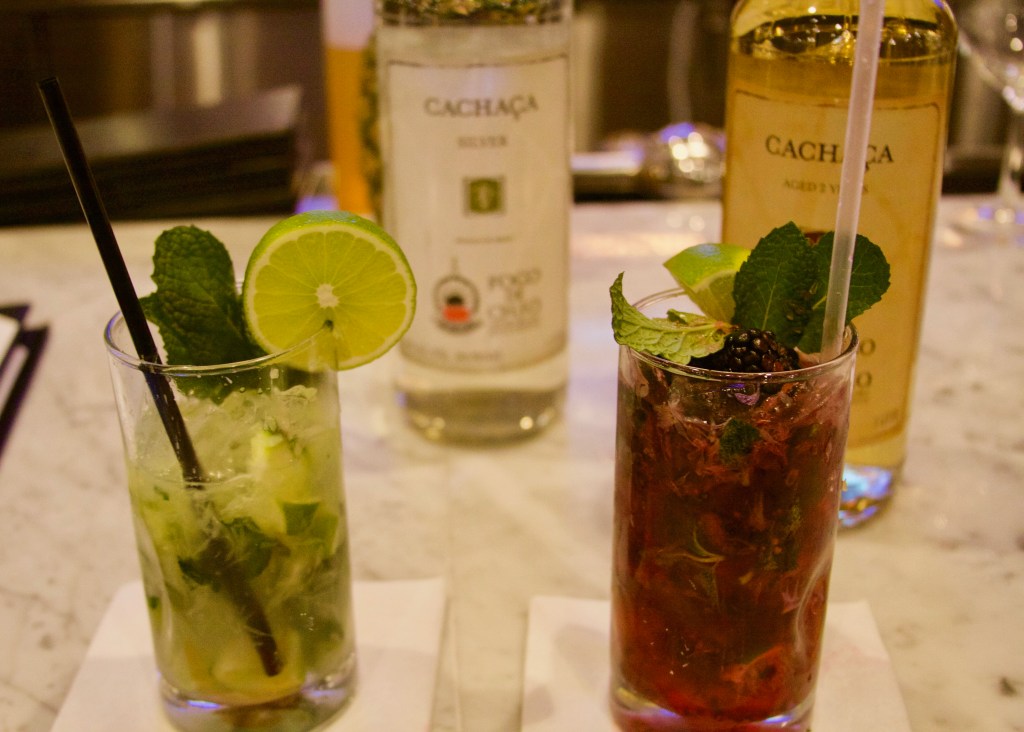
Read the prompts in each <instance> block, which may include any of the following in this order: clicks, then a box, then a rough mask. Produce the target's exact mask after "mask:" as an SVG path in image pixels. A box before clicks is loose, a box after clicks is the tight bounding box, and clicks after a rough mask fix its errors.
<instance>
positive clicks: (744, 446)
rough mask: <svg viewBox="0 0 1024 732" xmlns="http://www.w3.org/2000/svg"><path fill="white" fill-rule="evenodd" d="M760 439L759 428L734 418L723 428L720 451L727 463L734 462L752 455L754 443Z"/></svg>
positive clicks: (719, 441)
mask: <svg viewBox="0 0 1024 732" xmlns="http://www.w3.org/2000/svg"><path fill="white" fill-rule="evenodd" d="M760 439H761V433H760V432H759V431H758V429H757V427H755V426H754V425H752V424H750V423H749V422H744V421H743V420H742V419H736V418H735V417H734V418H732V419H730V420H729V421H728V422H726V423H725V427H723V428H722V436H721V437H720V438H719V440H718V449H719V450H720V451H721V453H722V458H723V459H724V460H725V461H726V462H733V461H735V460H738V459H740V458H743V457H746V456H747V455H748V454H750V451H751V450H752V449H753V448H754V443H755V442H757V441H758V440H760Z"/></svg>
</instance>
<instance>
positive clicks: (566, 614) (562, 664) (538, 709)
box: [522, 597, 910, 732]
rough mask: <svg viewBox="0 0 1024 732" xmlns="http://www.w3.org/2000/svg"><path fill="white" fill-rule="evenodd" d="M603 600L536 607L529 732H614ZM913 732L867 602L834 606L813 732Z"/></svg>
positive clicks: (536, 602) (556, 600)
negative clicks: (569, 731) (880, 731)
mask: <svg viewBox="0 0 1024 732" xmlns="http://www.w3.org/2000/svg"><path fill="white" fill-rule="evenodd" d="M609 622H610V608H609V604H608V602H607V601H605V600H585V599H573V598H566V597H535V598H533V600H532V602H531V603H530V623H529V633H528V636H527V640H526V671H525V679H524V684H523V723H522V729H523V732H564V731H565V730H569V729H585V730H587V731H588V732H615V731H616V729H617V728H616V727H615V724H614V723H613V722H612V720H611V714H610V712H609V711H608V701H607V695H608V678H609V658H608V653H609V651H608V627H609ZM864 730H885V731H886V732H910V722H909V721H908V719H907V711H906V707H905V706H904V704H903V698H902V696H901V695H900V692H899V686H898V685H897V683H896V676H895V674H894V673H893V670H892V666H891V664H890V662H889V655H888V653H887V652H886V650H885V646H884V645H883V644H882V639H881V637H880V636H879V634H878V628H877V627H876V626H875V620H874V617H873V616H872V615H871V608H870V607H868V604H867V603H866V602H852V603H831V604H830V605H829V608H828V614H827V615H826V621H825V640H824V643H823V646H822V658H821V671H820V674H819V677H818V689H817V697H816V701H815V704H814V732H864Z"/></svg>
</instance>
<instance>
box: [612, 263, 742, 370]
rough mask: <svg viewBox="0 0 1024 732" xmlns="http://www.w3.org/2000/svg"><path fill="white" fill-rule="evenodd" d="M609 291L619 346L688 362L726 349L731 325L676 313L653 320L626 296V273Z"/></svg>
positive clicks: (614, 329)
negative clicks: (624, 279)
mask: <svg viewBox="0 0 1024 732" xmlns="http://www.w3.org/2000/svg"><path fill="white" fill-rule="evenodd" d="M609 292H610V293H611V297H612V331H613V332H614V334H615V340H616V342H617V343H619V344H620V345H623V346H629V347H630V348H633V349H635V350H637V351H643V352H645V353H649V354H651V355H652V356H660V357H661V358H667V359H668V360H670V361H675V362H676V363H686V362H688V361H689V360H690V359H691V358H700V357H701V356H706V355H708V354H709V353H714V352H715V351H718V350H720V349H721V348H722V344H723V343H724V342H725V334H726V333H728V332H729V330H730V328H729V324H728V323H723V322H722V321H720V320H715V319H713V318H709V317H707V316H705V315H694V314H692V313H683V312H679V311H676V310H671V311H669V312H668V314H667V317H665V318H649V317H647V316H646V315H644V314H643V313H641V312H640V311H639V310H637V309H636V308H635V307H633V305H631V304H630V303H629V302H628V301H627V300H626V298H625V296H624V295H623V294H622V273H620V274H619V276H618V277H616V278H615V282H614V283H612V286H611V288H609Z"/></svg>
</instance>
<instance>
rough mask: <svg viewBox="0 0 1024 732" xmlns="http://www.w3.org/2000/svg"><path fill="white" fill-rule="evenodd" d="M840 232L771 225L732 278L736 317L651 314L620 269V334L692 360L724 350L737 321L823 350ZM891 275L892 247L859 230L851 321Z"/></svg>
mask: <svg viewBox="0 0 1024 732" xmlns="http://www.w3.org/2000/svg"><path fill="white" fill-rule="evenodd" d="M834 239H835V237H834V235H833V233H832V232H829V233H827V234H824V235H823V236H822V237H821V238H820V239H819V240H818V241H817V242H812V241H811V240H810V239H808V238H807V236H806V235H804V233H803V232H802V231H801V230H800V228H799V227H798V226H797V225H796V224H794V223H792V222H790V223H787V224H785V225H783V226H780V227H778V228H776V229H774V230H772V231H771V232H769V233H768V234H767V235H766V236H765V237H764V238H762V239H761V240H760V241H759V242H758V243H757V246H755V247H754V249H753V250H751V252H750V255H749V256H748V257H747V258H746V259H745V260H744V261H743V263H742V264H741V265H740V267H739V269H738V270H737V271H736V274H735V277H734V278H733V286H732V299H733V302H734V303H735V309H734V311H733V315H732V318H731V323H722V322H720V321H717V320H715V319H713V318H708V317H707V316H704V315H693V314H687V313H678V312H674V311H673V312H670V314H669V317H668V318H648V317H647V316H646V315H644V314H643V313H641V312H640V311H639V310H637V309H636V308H634V307H632V306H631V305H629V303H628V302H626V300H625V299H624V298H623V296H622V275H621V274H620V275H619V276H618V278H617V279H616V280H615V284H613V285H612V287H611V294H612V328H613V330H614V332H615V340H616V341H618V342H619V343H620V344H622V345H626V346H630V347H632V348H635V349H636V350H640V351H645V352H647V353H650V354H652V355H655V356H661V357H662V358H667V359H670V360H672V361H675V362H677V363H680V364H685V363H688V362H689V361H690V359H691V358H700V357H702V356H706V355H708V354H711V353H714V352H716V351H718V350H720V349H721V348H722V347H723V345H724V343H725V336H726V335H727V334H728V333H729V332H730V331H731V330H733V327H734V326H735V327H739V328H757V329H758V330H763V331H772V332H773V333H774V334H775V337H776V340H778V341H779V342H780V343H781V344H782V345H784V346H786V347H788V348H799V349H800V350H801V351H803V352H804V353H817V352H819V351H820V350H821V334H822V329H823V326H824V321H825V301H826V296H827V294H828V280H829V273H830V270H831V267H832V249H833V245H834ZM697 246H705V245H697ZM712 246H713V245H712ZM668 261H669V262H671V261H672V259H670V260H668ZM670 271H671V268H670ZM889 278H890V268H889V263H888V261H886V258H885V253H884V252H883V251H882V249H881V248H880V247H879V246H878V245H877V244H875V243H873V242H872V241H871V240H869V239H868V238H867V237H864V236H859V235H858V236H857V238H856V242H855V249H854V254H853V266H852V269H851V273H850V289H849V299H848V301H847V307H846V321H845V322H846V324H847V325H849V324H850V322H851V321H852V320H853V319H854V318H856V317H857V316H858V315H861V314H862V313H864V312H865V311H867V310H868V309H869V308H870V307H871V306H872V305H874V304H875V303H876V302H878V301H879V300H881V299H882V296H883V295H884V294H885V292H886V291H887V290H888V289H889Z"/></svg>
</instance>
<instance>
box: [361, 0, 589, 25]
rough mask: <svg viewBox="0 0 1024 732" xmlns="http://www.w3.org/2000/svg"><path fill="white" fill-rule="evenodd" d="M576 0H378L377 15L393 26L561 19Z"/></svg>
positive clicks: (557, 21) (565, 17) (555, 21)
mask: <svg viewBox="0 0 1024 732" xmlns="http://www.w3.org/2000/svg"><path fill="white" fill-rule="evenodd" d="M571 1H572V0H378V2H377V17H378V19H379V22H380V23H381V24H383V25H389V26H407V27H418V26H494V25H537V24H540V23H559V22H561V21H563V20H567V19H568V17H569V15H570V13H571Z"/></svg>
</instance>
